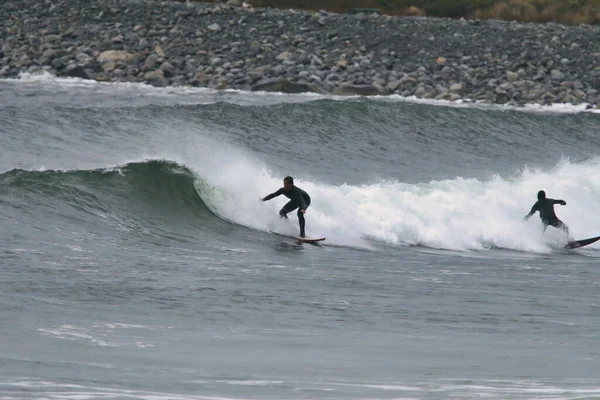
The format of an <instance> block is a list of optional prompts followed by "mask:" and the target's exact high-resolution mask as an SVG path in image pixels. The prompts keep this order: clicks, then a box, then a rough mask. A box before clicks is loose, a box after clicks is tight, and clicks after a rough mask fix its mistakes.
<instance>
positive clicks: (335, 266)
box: [0, 75, 600, 399]
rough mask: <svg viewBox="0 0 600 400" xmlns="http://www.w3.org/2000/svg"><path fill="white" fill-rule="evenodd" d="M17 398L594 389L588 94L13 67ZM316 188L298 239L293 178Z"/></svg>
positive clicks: (8, 163) (5, 184) (13, 370)
mask: <svg viewBox="0 0 600 400" xmlns="http://www.w3.org/2000/svg"><path fill="white" fill-rule="evenodd" d="M0 95H2V98H3V99H5V101H3V102H2V103H1V104H0V127H1V128H0V130H1V135H0V136H1V138H0V193H1V196H0V225H1V227H2V229H1V232H2V233H1V234H0V241H1V242H2V244H3V245H2V250H1V251H2V255H1V256H0V263H1V264H2V266H3V268H2V271H1V278H2V279H0V282H1V283H0V292H1V293H2V295H0V313H1V314H0V315H1V318H2V320H3V324H1V328H0V335H2V338H3V340H2V352H1V354H0V361H1V362H0V376H2V379H0V397H2V398H6V399H16V398H31V397H33V398H75V397H77V398H86V399H93V398H122V397H128V398H140V399H150V398H165V399H166V398H181V399H205V398H219V399H250V398H252V399H272V398H279V399H281V398H283V399H298V398H323V399H333V398H336V399H339V398H344V399H346V398H348V399H350V398H369V399H381V398H406V399H408V398H411V399H414V398H419V399H434V398H435V399H437V398H481V397H482V396H485V397H487V398H502V399H530V398H544V399H567V398H569V399H570V398H590V399H591V398H595V397H598V396H600V381H599V380H598V378H597V376H596V374H595V371H597V370H598V368H600V342H599V337H598V335H597V331H598V328H600V314H598V305H597V304H598V301H599V300H600V298H599V297H598V296H599V295H598V285H600V283H599V282H600V275H599V272H598V268H597V261H596V260H597V257H598V256H600V252H599V251H598V250H599V249H600V247H599V246H600V245H598V244H593V245H590V246H587V247H585V248H582V249H578V250H565V249H564V245H565V244H566V242H567V240H569V238H568V237H567V236H566V235H565V234H564V233H563V232H562V231H559V230H557V229H554V228H548V230H547V231H546V232H545V233H544V232H543V231H542V226H541V223H540V220H539V217H538V216H537V215H535V216H534V217H532V218H531V219H529V220H528V221H524V220H523V217H524V216H525V215H526V214H527V213H528V212H529V210H530V209H531V206H532V205H533V204H534V202H535V201H536V194H537V191H538V190H541V189H543V190H545V191H546V193H547V194H548V197H551V198H555V199H563V200H565V201H566V202H567V205H566V206H555V211H556V213H557V215H558V217H559V218H560V219H561V220H562V221H564V222H565V223H566V224H567V225H568V226H569V229H570V232H571V235H572V236H573V237H574V238H575V239H584V238H588V237H593V236H597V235H599V234H600V230H599V229H600V201H599V200H598V199H599V195H600V178H598V177H597V173H596V171H597V170H598V168H599V167H600V150H599V149H600V135H599V134H600V125H599V124H598V121H599V120H598V115H597V114H596V113H594V112H590V111H589V110H586V109H585V108H582V107H578V106H577V107H573V106H553V107H543V106H538V105H529V106H527V107H524V108H518V109H517V108H508V107H501V106H485V105H482V104H465V103H461V104H455V103H448V102H440V101H429V102H425V101H417V100H416V99H405V98H398V97H393V96H392V97H379V98H370V99H364V98H358V97H353V98H342V97H335V96H323V95H313V94H311V95H282V94H268V93H248V92H240V91H224V92H218V91H212V90H208V89H192V88H152V87H149V86H145V85H137V84H112V83H93V82H89V81H81V80H77V79H57V78H54V77H50V76H47V75H24V76H21V77H20V78H19V79H14V80H5V81H2V82H0ZM286 175H292V176H293V177H294V180H295V183H296V185H297V186H299V187H300V188H302V189H304V190H306V191H307V192H308V193H309V194H310V196H311V199H312V203H311V205H310V207H309V208H308V211H307V213H306V220H307V222H306V224H307V225H306V227H307V234H308V235H310V236H313V235H315V236H316V235H318V236H324V237H326V238H327V239H326V241H325V242H323V244H322V245H320V246H310V245H305V244H304V245H303V244H300V243H298V242H297V241H295V240H294V239H293V237H294V236H295V235H297V233H298V221H297V217H296V214H295V212H293V213H290V215H289V217H290V218H289V220H288V221H285V220H281V219H280V218H279V216H278V211H279V209H280V208H281V207H282V206H283V205H284V204H285V202H287V201H288V199H287V198H284V196H281V197H277V198H274V199H272V200H270V201H269V202H264V203H263V202H261V201H260V199H261V198H262V197H264V196H265V195H267V194H269V193H272V192H274V191H276V190H277V189H279V188H280V187H281V186H282V179H283V177H284V176H286Z"/></svg>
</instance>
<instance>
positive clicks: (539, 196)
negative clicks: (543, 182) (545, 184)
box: [537, 190, 546, 200]
mask: <svg viewBox="0 0 600 400" xmlns="http://www.w3.org/2000/svg"><path fill="white" fill-rule="evenodd" d="M537 198H538V200H543V199H545V198H546V192H544V191H543V190H540V191H539V192H538V194H537Z"/></svg>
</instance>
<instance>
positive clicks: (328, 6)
mask: <svg viewBox="0 0 600 400" xmlns="http://www.w3.org/2000/svg"><path fill="white" fill-rule="evenodd" d="M250 2H251V3H252V4H253V5H254V6H255V7H276V8H296V9H304V10H321V9H325V10H328V11H334V12H342V13H345V12H351V11H352V9H356V8H367V9H379V10H380V11H381V12H383V13H386V14H391V15H423V16H431V17H450V18H477V19H501V20H517V21H522V22H559V23H563V24H569V25H574V24H581V23H584V24H600V0H250Z"/></svg>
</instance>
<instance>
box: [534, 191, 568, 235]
mask: <svg viewBox="0 0 600 400" xmlns="http://www.w3.org/2000/svg"><path fill="white" fill-rule="evenodd" d="M555 204H562V205H564V204H566V203H565V201H564V200H555V199H548V198H545V199H540V200H538V201H536V202H535V204H534V205H533V207H531V211H529V214H527V218H529V217H531V216H532V215H533V214H534V213H535V212H536V211H539V212H540V218H541V220H542V223H543V224H544V231H545V230H546V228H547V227H548V225H550V226H553V227H555V228H558V229H562V230H564V231H565V232H567V233H568V231H569V229H568V228H567V226H566V225H565V224H564V222H562V221H561V220H560V219H558V217H557V216H556V214H555V213H554V205H555Z"/></svg>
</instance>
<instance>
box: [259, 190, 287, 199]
mask: <svg viewBox="0 0 600 400" xmlns="http://www.w3.org/2000/svg"><path fill="white" fill-rule="evenodd" d="M282 193H283V188H281V189H279V190H278V191H276V192H273V193H271V194H268V195H266V196H265V197H263V198H262V199H260V200H261V201H267V200H271V199H272V198H273V197H277V196H279V195H280V194H282Z"/></svg>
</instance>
